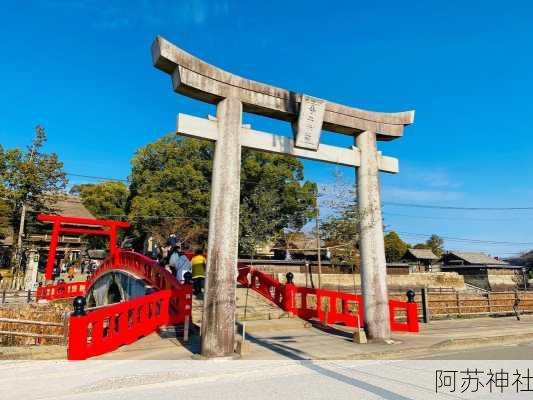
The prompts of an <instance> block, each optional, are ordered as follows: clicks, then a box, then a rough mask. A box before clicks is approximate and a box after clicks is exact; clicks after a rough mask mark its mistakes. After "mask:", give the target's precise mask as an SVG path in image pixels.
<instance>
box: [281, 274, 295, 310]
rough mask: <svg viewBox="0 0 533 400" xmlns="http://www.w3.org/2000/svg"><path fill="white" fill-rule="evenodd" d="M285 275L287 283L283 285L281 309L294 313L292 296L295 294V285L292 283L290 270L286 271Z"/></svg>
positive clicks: (292, 276) (292, 277)
mask: <svg viewBox="0 0 533 400" xmlns="http://www.w3.org/2000/svg"><path fill="white" fill-rule="evenodd" d="M285 277H286V278H287V283H285V285H284V286H283V309H284V310H285V311H288V312H290V313H291V314H295V309H294V297H295V295H296V286H294V283H293V279H294V275H293V274H292V272H287V274H286V275H285Z"/></svg>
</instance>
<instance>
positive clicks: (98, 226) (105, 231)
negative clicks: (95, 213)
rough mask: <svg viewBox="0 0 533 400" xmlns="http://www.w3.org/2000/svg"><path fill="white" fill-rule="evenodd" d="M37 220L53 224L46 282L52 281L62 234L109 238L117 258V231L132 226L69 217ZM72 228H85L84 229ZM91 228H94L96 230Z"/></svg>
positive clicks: (56, 216)
mask: <svg viewBox="0 0 533 400" xmlns="http://www.w3.org/2000/svg"><path fill="white" fill-rule="evenodd" d="M37 220H38V221H41V222H51V223H52V224H53V226H52V238H51V240H50V250H49V252H48V259H47V260H46V270H45V279H46V280H52V276H53V271H54V263H55V259H56V254H57V245H58V242H59V235H60V234H62V233H66V234H78V235H98V236H107V237H109V253H110V254H111V255H113V256H115V257H116V256H117V255H118V246H117V231H118V229H120V228H129V227H130V224H129V223H128V222H124V221H113V220H102V219H91V218H78V217H67V216H64V215H46V214H39V215H38V216H37ZM72 226H78V227H79V226H83V227H84V228H78V227H72ZM90 227H94V229H92V228H90Z"/></svg>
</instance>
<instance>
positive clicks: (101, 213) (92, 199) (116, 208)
mask: <svg viewBox="0 0 533 400" xmlns="http://www.w3.org/2000/svg"><path fill="white" fill-rule="evenodd" d="M70 193H71V194H74V195H78V196H80V198H81V200H82V202H83V205H84V206H85V207H86V208H87V209H88V210H89V211H90V212H91V213H93V215H94V216H96V217H97V218H113V219H117V218H120V217H123V216H125V213H126V204H127V201H128V195H129V191H128V188H127V186H126V185H125V184H124V183H122V182H116V181H105V182H101V183H96V184H92V183H89V184H82V185H74V186H73V187H72V189H70Z"/></svg>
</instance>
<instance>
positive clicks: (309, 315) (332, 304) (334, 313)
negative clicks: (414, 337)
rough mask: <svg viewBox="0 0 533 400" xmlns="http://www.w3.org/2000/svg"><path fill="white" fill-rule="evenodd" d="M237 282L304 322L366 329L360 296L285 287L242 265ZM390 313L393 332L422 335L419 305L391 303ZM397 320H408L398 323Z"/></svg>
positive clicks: (290, 286) (287, 284) (287, 285)
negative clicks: (418, 333)
mask: <svg viewBox="0 0 533 400" xmlns="http://www.w3.org/2000/svg"><path fill="white" fill-rule="evenodd" d="M249 277H250V279H249ZM291 279H292V278H291ZM237 281H238V282H239V283H240V284H242V285H244V286H247V287H249V288H251V289H252V290H254V291H256V292H258V293H260V294H262V295H263V296H264V297H266V298H267V299H268V300H270V301H271V302H273V303H274V304H276V305H278V306H279V307H281V308H282V309H283V310H285V311H288V312H290V313H291V314H293V315H296V316H298V317H300V318H302V319H305V320H310V319H318V320H319V321H322V322H325V323H328V324H344V325H346V326H350V327H361V326H362V325H363V321H364V314H363V312H364V311H363V298H362V296H360V295H356V294H352V293H342V292H336V291H333V290H324V289H313V288H305V287H298V286H296V285H294V284H293V283H290V282H288V283H286V284H282V283H281V282H279V281H278V280H276V279H273V278H271V277H270V276H268V275H266V274H265V273H263V272H261V271H258V270H256V269H253V268H251V267H250V266H247V265H243V264H239V273H238V277H237ZM389 313H390V323H391V330H392V331H404V332H418V331H419V325H418V314H417V306H416V303H414V302H406V301H398V300H390V301H389ZM398 318H402V319H405V320H404V321H398Z"/></svg>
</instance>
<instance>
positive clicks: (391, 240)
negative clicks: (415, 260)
mask: <svg viewBox="0 0 533 400" xmlns="http://www.w3.org/2000/svg"><path fill="white" fill-rule="evenodd" d="M408 248H409V245H408V244H407V243H405V242H404V241H403V240H402V239H401V238H400V236H398V234H397V233H396V232H394V231H391V232H389V233H387V234H386V235H385V258H386V259H387V262H397V261H400V260H401V259H402V258H403V256H404V255H405V252H406V251H407V249H408Z"/></svg>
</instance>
